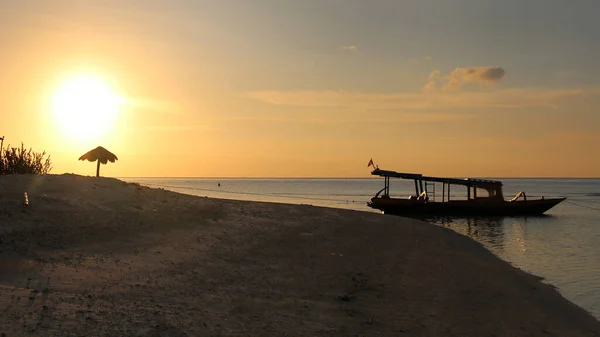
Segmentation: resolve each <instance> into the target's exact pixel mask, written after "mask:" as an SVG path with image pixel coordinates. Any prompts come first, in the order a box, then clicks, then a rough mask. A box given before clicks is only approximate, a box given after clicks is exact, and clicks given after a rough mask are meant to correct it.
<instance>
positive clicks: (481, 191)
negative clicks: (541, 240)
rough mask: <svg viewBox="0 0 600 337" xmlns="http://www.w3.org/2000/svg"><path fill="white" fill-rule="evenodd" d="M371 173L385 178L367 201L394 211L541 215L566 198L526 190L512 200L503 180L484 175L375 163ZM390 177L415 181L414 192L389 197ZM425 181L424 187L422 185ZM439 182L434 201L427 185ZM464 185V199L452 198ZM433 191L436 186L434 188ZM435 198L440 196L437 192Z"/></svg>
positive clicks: (404, 213)
mask: <svg viewBox="0 0 600 337" xmlns="http://www.w3.org/2000/svg"><path fill="white" fill-rule="evenodd" d="M371 174H372V175H377V176H382V177H384V178H385V186H384V187H383V189H381V190H380V191H379V192H377V194H376V195H375V196H374V197H373V198H372V199H371V201H370V202H368V203H367V205H368V206H369V207H371V208H374V209H378V210H381V211H382V212H383V213H385V214H393V215H425V216H428V215H435V216H438V215H456V216H490V215H491V216H515V215H542V214H543V213H544V212H546V211H548V210H549V209H551V208H552V207H554V206H556V205H557V204H559V203H560V202H562V201H563V200H565V199H566V198H544V197H542V198H541V199H534V200H532V199H528V198H527V196H526V195H525V192H519V193H518V194H517V195H516V196H515V197H514V198H512V199H511V200H505V199H504V195H503V194H502V182H501V181H497V180H484V179H473V178H466V179H456V178H438V177H427V176H424V175H422V174H414V173H399V172H394V171H386V170H381V169H379V168H378V167H377V168H375V169H374V170H373V171H372V172H371ZM390 178H400V179H410V180H414V183H415V195H411V196H409V197H408V198H392V197H390ZM423 183H425V188H423ZM435 183H441V184H442V195H441V201H436V200H435V199H436V196H435V192H433V193H431V191H428V187H430V186H433V187H434V188H435ZM453 186H454V187H456V186H459V188H465V187H466V199H462V200H458V199H456V200H453V199H451V194H450V191H451V190H452V191H454V188H452V187H453ZM434 191H435V190H434ZM438 199H440V198H439V196H438Z"/></svg>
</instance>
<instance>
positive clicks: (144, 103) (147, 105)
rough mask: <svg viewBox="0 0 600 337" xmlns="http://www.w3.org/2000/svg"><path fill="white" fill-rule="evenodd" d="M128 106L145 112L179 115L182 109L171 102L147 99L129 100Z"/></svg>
mask: <svg viewBox="0 0 600 337" xmlns="http://www.w3.org/2000/svg"><path fill="white" fill-rule="evenodd" d="M126 105H128V106H130V107H132V108H134V109H141V110H144V111H152V112H157V113H164V114H179V113H180V109H179V106H178V105H177V104H176V103H174V102H170V101H164V100H163V101H161V100H156V99H146V98H128V99H127V102H126Z"/></svg>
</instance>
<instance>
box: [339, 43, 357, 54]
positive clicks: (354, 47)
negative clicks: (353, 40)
mask: <svg viewBox="0 0 600 337" xmlns="http://www.w3.org/2000/svg"><path fill="white" fill-rule="evenodd" d="M342 49H343V50H347V51H351V52H354V53H356V52H358V47H356V46H355V45H353V44H351V45H347V46H343V47H342Z"/></svg>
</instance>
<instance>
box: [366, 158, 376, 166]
mask: <svg viewBox="0 0 600 337" xmlns="http://www.w3.org/2000/svg"><path fill="white" fill-rule="evenodd" d="M369 166H373V168H375V165H374V164H373V158H371V160H369V164H368V165H367V167H369Z"/></svg>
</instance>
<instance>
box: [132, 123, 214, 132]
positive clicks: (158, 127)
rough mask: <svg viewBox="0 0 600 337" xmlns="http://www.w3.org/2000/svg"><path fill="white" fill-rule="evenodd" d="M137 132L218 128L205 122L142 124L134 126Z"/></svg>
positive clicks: (210, 129) (209, 129)
mask: <svg viewBox="0 0 600 337" xmlns="http://www.w3.org/2000/svg"><path fill="white" fill-rule="evenodd" d="M133 129H134V130H135V131H137V132H148V131H161V132H181V131H217V130H218V129H217V128H215V127H212V126H210V125H205V124H181V125H140V126H134V127H133Z"/></svg>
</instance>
